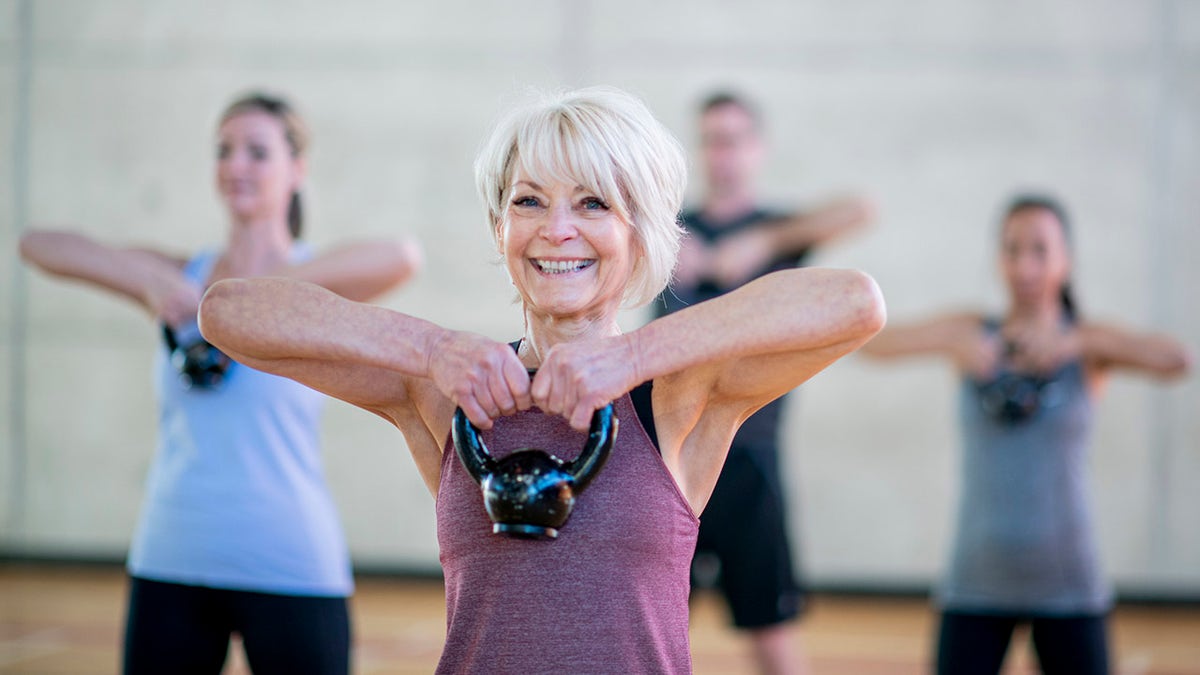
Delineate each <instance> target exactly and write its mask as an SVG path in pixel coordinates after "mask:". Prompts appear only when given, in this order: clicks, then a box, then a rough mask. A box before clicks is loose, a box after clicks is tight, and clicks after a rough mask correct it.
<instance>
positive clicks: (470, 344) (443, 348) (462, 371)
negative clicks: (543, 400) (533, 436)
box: [428, 331, 533, 429]
mask: <svg viewBox="0 0 1200 675" xmlns="http://www.w3.org/2000/svg"><path fill="white" fill-rule="evenodd" d="M428 371H429V377H430V379H432V380H433V382H434V384H435V385H436V386H437V388H438V389H439V390H440V391H441V392H442V394H443V395H445V396H446V397H447V398H449V399H450V400H452V401H454V404H455V405H457V406H458V407H460V408H462V410H463V412H464V413H465V414H466V415H467V419H469V420H471V423H472V424H474V425H475V426H476V427H479V428H480V429H490V428H491V427H492V420H494V419H496V418H497V417H500V416H501V415H511V414H512V413H515V412H517V411H518V410H528V409H529V408H531V407H532V406H533V400H532V398H531V397H530V395H529V371H528V370H526V368H525V365H524V364H522V363H521V359H519V358H517V354H516V352H514V351H513V350H512V348H511V347H509V346H508V345H506V344H503V343H500V342H496V341H495V340H490V339H488V338H486V337H483V336H482V335H476V334H474V333H467V332H463V331H447V332H446V335H445V336H444V337H443V338H442V339H440V340H439V341H438V342H437V343H436V344H435V345H434V348H433V349H432V350H431V351H430V354H429V367H428Z"/></svg>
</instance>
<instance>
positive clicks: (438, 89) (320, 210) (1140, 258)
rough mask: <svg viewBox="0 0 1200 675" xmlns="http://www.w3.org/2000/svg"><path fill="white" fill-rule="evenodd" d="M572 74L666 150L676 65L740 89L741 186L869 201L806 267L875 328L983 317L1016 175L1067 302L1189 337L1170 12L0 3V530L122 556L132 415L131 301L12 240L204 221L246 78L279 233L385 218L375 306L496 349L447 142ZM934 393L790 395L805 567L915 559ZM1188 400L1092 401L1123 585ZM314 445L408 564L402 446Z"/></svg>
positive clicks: (1076, 6)
mask: <svg viewBox="0 0 1200 675" xmlns="http://www.w3.org/2000/svg"><path fill="white" fill-rule="evenodd" d="M592 83H608V84H614V85H618V86H621V87H625V88H628V89H630V90H633V91H635V92H637V93H639V94H641V95H642V96H644V97H645V98H646V99H647V100H648V101H649V103H650V104H651V106H652V108H653V109H654V110H655V111H656V112H657V113H658V114H659V115H660V117H661V118H662V119H663V120H664V121H665V122H667V123H668V124H669V125H670V126H671V127H672V128H673V129H675V130H676V131H677V133H678V134H679V135H680V136H681V138H683V139H684V140H685V141H687V142H688V143H689V144H693V143H692V141H693V139H694V128H693V126H692V123H693V120H692V115H693V106H694V104H695V102H696V100H697V98H698V97H699V96H701V95H702V94H703V93H704V92H705V91H706V90H707V89H709V88H710V87H714V86H732V87H735V88H737V89H739V90H741V91H744V92H746V93H748V94H750V95H752V96H753V97H755V98H757V99H758V101H759V102H760V103H761V106H762V108H763V110H764V113H765V116H766V118H767V124H768V131H769V136H770V140H771V143H772V153H771V157H770V160H769V166H768V170H767V171H766V179H767V181H766V186H765V192H766V193H767V195H768V196H770V197H771V198H772V200H773V201H774V202H775V203H778V204H794V205H802V204H804V203H805V202H806V201H808V200H812V199H816V198H820V197H821V196H822V195H827V194H830V193H831V192H834V191H838V190H845V189H854V190H860V191H863V192H866V193H868V194H870V195H872V196H874V198H875V199H876V200H877V201H878V202H879V204H880V207H881V210H882V220H881V222H880V223H879V224H878V226H877V228H876V229H875V230H874V231H873V232H871V233H870V234H869V235H866V236H863V237H860V238H858V239H856V240H854V241H852V242H849V243H847V244H842V245H838V246H837V247H831V248H830V249H828V250H827V251H824V252H822V253H821V255H820V256H819V258H818V260H817V262H818V263H819V264H828V265H835V266H854V267H860V268H863V269H865V270H867V271H869V272H871V273H872V274H874V275H875V276H876V278H877V279H878V280H879V282H880V283H881V285H882V287H883V288H884V291H885V293H886V295H887V297H888V302H889V307H890V313H891V316H892V317H893V318H894V319H897V320H899V319H904V318H913V317H917V316H920V315H923V314H925V313H928V312H932V311H936V310H939V309H942V308H946V307H980V308H985V309H993V310H994V309H997V308H998V307H999V306H1000V301H1001V289H1000V287H999V283H998V281H997V278H996V274H995V271H994V269H995V268H994V263H993V258H994V235H995V222H994V221H995V215H996V212H997V209H998V208H999V205H1000V203H1001V202H1002V200H1003V199H1004V197H1005V196H1006V195H1007V194H1008V193H1009V192H1011V191H1012V190H1014V189H1017V188H1021V187H1026V186H1044V187H1048V188H1050V189H1052V190H1053V191H1054V192H1056V193H1058V194H1059V195H1061V196H1062V197H1063V199H1064V200H1065V201H1066V203H1067V204H1068V206H1069V207H1070V208H1071V210H1072V211H1073V212H1074V215H1075V220H1076V222H1077V237H1076V238H1077V240H1078V244H1077V246H1078V261H1077V269H1078V277H1079V278H1078V286H1079V288H1080V296H1081V298H1080V299H1081V301H1082V303H1083V307H1084V311H1085V312H1087V313H1088V314H1089V315H1093V316H1097V317H1105V318H1109V319H1112V320H1116V321H1123V322H1128V323H1131V324H1135V325H1143V326H1153V327H1156V328H1158V329H1162V330H1165V331H1169V332H1172V333H1174V334H1176V335H1179V336H1181V337H1182V338H1183V339H1185V340H1186V341H1187V342H1188V343H1189V344H1190V345H1192V346H1193V348H1198V347H1200V319H1197V317H1196V313H1195V309H1196V307H1197V302H1196V289H1198V288H1200V269H1198V268H1197V266H1196V265H1194V264H1190V263H1191V261H1192V260H1193V258H1194V254H1193V251H1195V250H1196V249H1197V248H1200V228H1197V227H1196V224H1197V222H1198V221H1200V197H1198V195H1200V190H1198V189H1197V188H1200V184H1198V183H1197V176H1200V2H1197V1H1196V0H1161V1H1159V2H1153V3H1128V2H1121V1H1119V0H1104V1H1103V2H1087V1H1084V0H1060V1H1059V2H1055V3H1045V2H1032V1H1028V0H1020V1H1017V2H1012V1H1008V2H998V1H995V2H976V3H960V2H952V1H950V0H924V1H921V2H916V3H899V4H898V3H892V2H882V1H879V0H864V1H861V2H820V3H792V2H784V1H782V0H776V1H771V2H767V1H763V0H759V1H751V2H739V3H733V2H725V1H717V0H692V1H691V2H661V3H646V2H633V1H631V0H611V1H609V2H603V3H602V2H597V1H592V2H587V1H575V2H569V1H566V0H540V1H517V2H506V3H495V2H485V1H483V0H474V1H468V0H452V1H449V2H440V3H386V2H367V1H366V0H361V1H357V2H343V3H337V4H336V5H335V4H332V3H318V2H301V3H297V2H279V1H277V0H276V1H271V2H258V3H245V2H234V1H232V0H213V1H209V2H183V3H157V2H147V1H145V0H143V1H137V0H112V1H110V2H104V3H93V2H85V1H81V0H76V1H69V0H54V1H52V0H45V1H39V0H26V1H23V2H21V1H17V0H0V279H2V280H3V282H2V283H3V286H2V289H3V290H2V291H0V298H2V299H0V424H2V425H3V427H2V428H3V434H2V440H0V486H2V487H0V491H2V494H3V497H2V498H0V523H2V524H3V525H2V529H0V538H2V539H0V546H2V547H3V549H4V550H6V551H8V552H11V553H25V554H34V555H63V556H120V555H122V554H123V552H124V550H125V547H126V546H127V543H128V540H129V536H130V531H131V528H132V524H133V522H134V518H135V514H136V512H137V509H138V506H139V501H140V499H141V493H142V481H143V479H144V476H145V472H146V468H147V466H148V464H149V462H150V458H151V450H152V444H153V437H154V413H153V401H152V394H151V391H150V376H149V372H148V364H149V360H150V354H151V351H152V349H153V348H154V340H155V335H154V331H153V330H151V324H150V322H149V321H148V320H147V318H146V317H145V316H143V315H142V313H141V312H140V311H138V310H136V309H133V308H131V307H130V306H128V305H127V304H124V303H122V302H121V301H119V300H115V299H113V298H110V297H106V296H103V295H100V294H98V293H96V292H93V291H90V290H87V289H84V288H81V287H78V286H71V285H67V284H63V283H60V282H56V281H52V280H48V279H46V278H44V277H41V276H38V275H34V274H30V273H29V272H28V271H27V270H24V269H23V268H22V267H20V266H19V265H18V263H17V261H16V256H15V247H14V245H15V241H16V237H17V236H18V233H19V232H20V231H21V229H23V228H25V227H27V226H28V225H29V223H31V222H32V223H65V224H70V225H72V226H75V227H78V228H80V229H82V230H84V231H86V232H88V233H90V234H92V235H95V236H97V237H102V238H105V239H107V240H112V241H127V242H142V243H154V244H158V245H161V246H165V247H169V248H173V249H177V250H179V251H188V250H192V249H195V248H197V247H199V246H203V245H207V244H213V243H215V242H219V241H220V239H221V237H222V235H223V232H224V221H223V216H222V212H221V209H220V205H219V203H218V202H217V200H216V199H215V196H214V191H213V188H212V155H213V147H212V145H213V142H212V140H213V127H214V121H215V118H216V116H217V114H218V113H219V110H220V108H221V107H222V106H223V104H224V103H225V102H226V101H227V100H228V99H229V98H230V97H231V96H232V95H233V94H234V93H235V92H238V91H240V90H242V89H245V88H247V87H252V86H266V87H269V88H272V89H276V90H281V91H283V92H286V93H288V94H289V95H291V96H292V97H293V98H294V99H295V100H296V101H297V102H298V103H299V104H300V106H301V108H302V109H303V111H304V112H305V113H306V115H307V117H308V119H309V122H310V123H311V125H312V127H313V130H314V138H315V140H314V148H313V156H312V160H311V168H312V175H311V181H310V185H311V187H310V189H309V191H308V194H307V195H306V197H307V200H308V201H307V203H308V209H309V214H310V232H311V237H310V238H311V240H312V241H313V242H314V243H315V244H316V245H317V246H318V247H319V246H321V245H325V244H328V243H331V242H334V241H337V240H340V239H343V238H346V237H353V236H368V235H381V234H389V233H399V232H407V233H412V234H415V235H417V236H419V237H420V239H421V240H422V241H423V242H424V244H425V247H426V250H427V253H428V268H427V271H426V273H425V274H424V276H422V277H421V278H420V279H419V280H417V281H416V282H415V283H413V284H412V285H411V286H409V287H407V288H405V289H404V290H402V291H400V292H397V293H396V294H394V295H392V296H390V297H388V298H387V299H386V301H385V302H386V304H387V305H388V306H391V307H394V308H396V309H399V310H402V311H406V312H411V313H414V314H418V315H420V316H424V317H427V318H430V319H432V320H435V321H438V322H440V323H443V324H445V325H448V326H452V327H456V328H462V329H469V330H475V331H479V332H481V333H484V334H487V335H490V336H493V337H496V338H511V337H513V336H516V335H517V334H518V333H519V331H520V318H519V314H518V312H517V311H516V309H515V308H514V307H513V306H512V305H511V304H510V302H509V300H510V294H509V291H508V285H507V284H506V283H505V279H504V276H503V273H502V271H501V270H500V269H498V268H497V267H496V266H495V265H493V264H491V256H490V251H489V245H488V241H487V237H486V235H485V233H484V230H483V227H482V225H481V219H480V215H479V214H480V209H479V206H478V205H477V201H476V199H475V197H474V195H473V193H472V187H471V179H470V162H471V159H472V157H473V153H474V150H475V148H476V147H477V144H478V143H479V141H480V140H481V138H482V136H483V134H484V132H485V131H486V129H487V128H488V125H489V122H490V121H491V120H492V119H493V118H494V117H495V115H496V114H497V113H498V112H499V111H500V110H501V109H502V108H503V107H504V106H505V105H506V103H507V102H511V101H512V100H513V99H515V98H516V97H518V96H519V94H520V92H521V91H522V90H523V88H524V87H526V86H528V85H537V86H547V85H581V84H592ZM641 319H642V317H641V315H640V314H632V315H630V316H629V317H627V321H628V323H629V324H630V325H631V326H632V325H637V323H638V322H639V321H640V320H641ZM953 395H954V379H953V374H952V373H951V372H950V371H949V370H948V369H947V368H945V367H943V366H941V365H939V364H937V363H933V362H909V363H905V364H902V365H893V366H879V365H876V364H868V363H864V362H863V361H862V360H861V359H858V358H850V359H847V360H846V361H843V362H842V363H839V364H837V365H835V366H834V367H833V368H831V369H830V370H829V371H827V372H826V373H824V374H822V375H820V376H819V377H817V378H816V379H815V380H814V381H812V382H811V383H810V384H808V385H806V386H804V387H803V388H802V390H801V392H800V394H799V396H797V397H795V398H794V400H793V402H792V406H793V408H792V413H793V414H792V416H791V418H790V419H791V422H790V424H789V427H788V434H787V438H788V454H787V460H786V461H787V472H788V476H789V478H790V484H791V485H792V487H793V490H792V495H791V501H792V510H793V527H794V529H795V531H796V534H797V536H798V537H799V540H800V541H801V546H800V548H801V551H802V555H801V558H802V564H803V567H804V569H805V571H806V573H807V574H808V575H809V576H810V578H811V579H812V581H813V582H814V583H825V584H856V585H864V586H878V587H888V586H896V585H908V584H924V583H927V582H928V581H929V580H930V579H932V578H933V577H934V576H935V575H936V573H937V570H938V569H939V567H940V565H941V562H942V557H943V554H944V551H945V549H946V546H947V543H948V542H947V537H948V533H949V526H950V523H951V517H952V512H953V505H954V502H955V499H956V484H957V483H956V480H955V471H956V469H957V466H958V456H957V452H956V440H955V436H954V414H953V413H954V410H953V405H954V399H953ZM1198 411H1200V383H1198V381H1197V380H1196V379H1195V378H1193V379H1192V380H1190V381H1187V382H1184V383H1181V384H1177V385H1173V386H1170V387H1167V388H1161V387H1158V386H1154V385H1151V384H1149V383H1147V382H1145V381H1141V380H1138V379H1132V378H1128V379H1119V380H1116V381H1114V382H1113V385H1112V386H1111V388H1110V390H1109V392H1108V395H1107V397H1106V398H1105V399H1104V400H1103V402H1102V403H1101V405H1100V410H1099V413H1100V414H1099V418H1100V422H1099V428H1098V435H1097V440H1096V443H1095V448H1094V456H1093V460H1092V468H1093V470H1094V475H1093V483H1094V487H1095V491H1096V498H1097V499H1096V501H1097V515H1098V522H1099V527H1100V533H1101V540H1102V544H1103V555H1104V559H1105V561H1106V563H1107V566H1108V568H1109V570H1110V572H1111V574H1112V575H1113V576H1114V577H1115V579H1116V580H1117V581H1118V583H1119V584H1120V586H1121V588H1122V589H1123V590H1125V591H1128V592H1139V593H1140V592H1163V593H1167V594H1171V593H1189V594H1193V595H1194V594H1196V592H1197V589H1200V528H1196V527H1195V525H1194V520H1193V516H1194V514H1195V513H1197V512H1200V496H1198V495H1200V491H1197V489H1196V488H1197V486H1200V420H1198V416H1197V414H1196V413H1197V412H1198ZM325 442H326V457H327V462H328V470H329V475H330V480H331V482H332V484H333V489H334V491H335V494H336V497H337V499H338V502H339V505H340V508H341V511H342V515H343V517H344V520H345V524H346V529H347V531H348V534H349V537H350V542H351V546H352V549H353V553H354V557H355V560H356V562H358V563H359V564H360V565H370V566H385V567H395V568H407V569H429V570H432V569H436V564H437V557H436V542H435V541H434V527H433V509H432V499H431V498H430V497H429V495H428V494H427V493H426V491H425V489H424V487H423V486H422V484H421V481H420V479H419V478H418V476H417V474H416V471H415V470H414V468H413V466H412V462H411V460H410V459H409V458H408V456H407V453H406V451H405V447H404V441H403V439H402V437H401V436H400V434H399V433H397V432H396V431H395V430H393V429H391V428H390V427H388V426H387V425H385V424H384V423H382V422H380V421H379V420H377V419H376V418H374V417H373V416H371V415H368V414H367V413H364V412H361V411H358V410H355V409H352V408H350V407H349V406H346V405H343V404H340V403H337V402H334V403H331V405H330V406H329V410H328V413H327V418H326V425H325Z"/></svg>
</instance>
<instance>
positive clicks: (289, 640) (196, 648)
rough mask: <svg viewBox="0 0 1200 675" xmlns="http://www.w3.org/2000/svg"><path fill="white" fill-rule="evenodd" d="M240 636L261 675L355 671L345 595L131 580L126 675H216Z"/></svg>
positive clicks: (256, 673) (126, 636)
mask: <svg viewBox="0 0 1200 675" xmlns="http://www.w3.org/2000/svg"><path fill="white" fill-rule="evenodd" d="M233 633H238V634H239V635H241V637H242V646H243V648H244V649H245V651H246V660H247V661H248V662H249V665H250V669H251V670H252V671H253V672H254V673H255V675H271V674H272V673H313V674H314V675H318V674H319V675H327V674H334V675H345V674H346V673H349V672H350V615H349V610H348V608H347V602H346V598H330V597H309V596H296V595H275V594H272V593H253V592H249V591H229V590H223V589H217V588H205V587H202V586H185V585H183V584H171V583H163V582H159V581H150V580H148V579H139V578H136V577H134V578H133V579H131V580H130V585H129V616H128V620H127V622H126V626H125V653H124V672H125V673H126V675H135V674H140V673H147V674H157V673H195V674H196V675H201V674H205V675H216V674H217V673H220V672H221V669H222V667H223V666H224V664H225V656H226V654H227V653H228V652H229V638H230V635H231V634H233Z"/></svg>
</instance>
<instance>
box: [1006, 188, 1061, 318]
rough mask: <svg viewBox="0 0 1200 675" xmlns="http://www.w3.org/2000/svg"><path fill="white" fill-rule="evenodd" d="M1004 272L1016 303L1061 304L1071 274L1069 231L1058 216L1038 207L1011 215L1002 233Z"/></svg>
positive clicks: (1010, 293) (1028, 304) (1010, 292)
mask: <svg viewBox="0 0 1200 675" xmlns="http://www.w3.org/2000/svg"><path fill="white" fill-rule="evenodd" d="M1000 269H1001V271H1002V273H1003V274H1004V280H1005V282H1006V283H1007V284H1008V290H1009V295H1010V297H1011V298H1012V300H1013V301H1014V302H1015V303H1016V304H1018V305H1022V306H1035V305H1038V304H1041V303H1044V302H1058V299H1059V294H1060V292H1061V291H1062V287H1063V284H1065V283H1066V282H1067V279H1068V278H1069V277H1070V274H1071V255H1070V251H1069V250H1068V248H1067V237H1066V231H1065V230H1064V229H1063V225H1062V223H1060V222H1059V220H1058V217H1057V216H1055V215H1054V213H1053V212H1052V211H1049V210H1048V209H1044V208H1037V207H1031V208H1027V209H1021V210H1019V211H1017V212H1016V213H1014V214H1012V215H1011V216H1009V218H1008V220H1007V221H1005V223H1004V228H1003V232H1002V238H1001V250H1000Z"/></svg>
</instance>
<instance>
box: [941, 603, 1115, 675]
mask: <svg viewBox="0 0 1200 675" xmlns="http://www.w3.org/2000/svg"><path fill="white" fill-rule="evenodd" d="M1021 623H1029V624H1030V626H1031V633H1032V637H1033V648H1034V651H1035V652H1036V653H1037V659H1038V665H1040V666H1041V669H1042V672H1043V673H1045V674H1046V675H1057V674H1058V673H1069V674H1071V675H1076V674H1077V675H1108V637H1107V631H1106V627H1105V623H1106V619H1105V616H1104V615H1084V616H1071V617H1040V616H1017V615H999V614H973V613H968V612H958V611H946V612H943V613H942V626H941V629H940V630H939V632H938V645H937V672H938V675H995V674H996V673H999V672H1000V666H1001V665H1002V664H1003V663H1004V654H1005V653H1006V652H1007V651H1008V643H1009V640H1011V639H1012V633H1013V629H1015V628H1016V627H1017V625H1018V624H1021Z"/></svg>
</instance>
